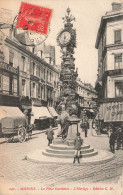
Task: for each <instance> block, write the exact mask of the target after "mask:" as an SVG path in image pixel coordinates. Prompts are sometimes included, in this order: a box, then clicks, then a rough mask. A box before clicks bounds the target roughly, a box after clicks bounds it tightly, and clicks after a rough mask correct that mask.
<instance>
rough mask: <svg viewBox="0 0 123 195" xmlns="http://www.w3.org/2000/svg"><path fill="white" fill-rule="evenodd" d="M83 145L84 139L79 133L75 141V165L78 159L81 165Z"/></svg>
mask: <svg viewBox="0 0 123 195" xmlns="http://www.w3.org/2000/svg"><path fill="white" fill-rule="evenodd" d="M82 144H83V139H82V138H81V137H80V133H77V137H76V138H75V140H74V146H75V157H74V161H73V163H75V160H76V158H77V159H78V163H80V161H79V158H80V152H81V146H82Z"/></svg>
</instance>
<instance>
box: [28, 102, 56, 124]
mask: <svg viewBox="0 0 123 195" xmlns="http://www.w3.org/2000/svg"><path fill="white" fill-rule="evenodd" d="M43 117H50V118H52V116H51V114H50V112H49V111H48V109H47V107H43V106H42V107H38V106H32V116H31V124H34V121H35V119H40V118H43Z"/></svg>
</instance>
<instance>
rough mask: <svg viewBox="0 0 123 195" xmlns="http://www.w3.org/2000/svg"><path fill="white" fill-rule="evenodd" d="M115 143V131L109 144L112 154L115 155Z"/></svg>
mask: <svg viewBox="0 0 123 195" xmlns="http://www.w3.org/2000/svg"><path fill="white" fill-rule="evenodd" d="M115 141H116V133H115V130H114V129H113V130H112V131H111V134H110V137H109V144H110V149H111V152H112V153H115Z"/></svg>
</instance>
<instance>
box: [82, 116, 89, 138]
mask: <svg viewBox="0 0 123 195" xmlns="http://www.w3.org/2000/svg"><path fill="white" fill-rule="evenodd" d="M88 126H89V124H88V117H87V115H86V113H84V116H83V130H84V133H85V137H87V136H88V135H87V134H88Z"/></svg>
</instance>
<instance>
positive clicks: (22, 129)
mask: <svg viewBox="0 0 123 195" xmlns="http://www.w3.org/2000/svg"><path fill="white" fill-rule="evenodd" d="M18 140H19V142H20V143H22V142H24V141H25V140H26V129H25V127H23V126H22V127H20V128H19V130H18Z"/></svg>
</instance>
